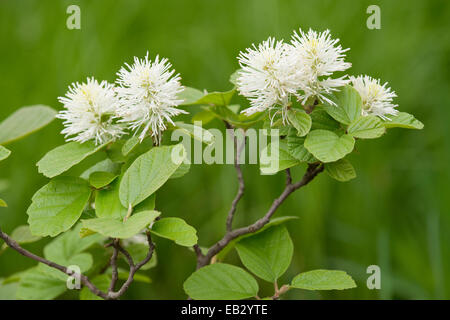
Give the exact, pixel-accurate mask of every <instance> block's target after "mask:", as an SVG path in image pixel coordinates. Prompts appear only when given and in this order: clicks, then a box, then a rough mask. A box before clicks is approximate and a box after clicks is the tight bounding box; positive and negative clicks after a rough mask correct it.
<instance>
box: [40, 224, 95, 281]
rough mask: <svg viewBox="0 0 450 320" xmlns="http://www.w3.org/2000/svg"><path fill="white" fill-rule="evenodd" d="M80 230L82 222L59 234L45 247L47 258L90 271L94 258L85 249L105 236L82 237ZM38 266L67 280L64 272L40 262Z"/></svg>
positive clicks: (53, 275)
mask: <svg viewBox="0 0 450 320" xmlns="http://www.w3.org/2000/svg"><path fill="white" fill-rule="evenodd" d="M80 230H81V224H77V225H76V226H75V228H73V229H72V230H70V231H68V232H65V233H64V234H62V235H60V236H58V237H57V238H56V239H54V240H53V241H52V242H50V243H49V244H48V245H46V246H45V247H44V256H45V258H46V259H48V260H50V261H53V262H56V263H58V264H60V265H63V266H65V267H69V266H77V267H78V268H80V271H81V272H83V273H84V272H87V271H89V270H90V269H91V267H92V265H93V258H92V255H91V254H90V253H86V252H83V251H85V250H87V249H89V248H90V247H92V246H93V245H94V244H96V243H101V242H102V241H103V237H102V236H100V235H98V234H97V235H93V236H90V237H86V238H82V239H80V236H79V234H80ZM38 268H39V270H41V271H42V272H44V273H46V274H47V275H49V276H51V277H53V278H56V279H60V280H61V281H66V280H67V276H66V275H65V274H64V273H62V272H60V271H59V270H56V269H53V268H51V267H49V266H47V265H44V264H39V266H38Z"/></svg>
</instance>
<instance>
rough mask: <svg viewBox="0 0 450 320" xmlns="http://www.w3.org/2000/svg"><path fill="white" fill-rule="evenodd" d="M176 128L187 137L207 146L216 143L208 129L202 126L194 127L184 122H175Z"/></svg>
mask: <svg viewBox="0 0 450 320" xmlns="http://www.w3.org/2000/svg"><path fill="white" fill-rule="evenodd" d="M175 128H177V129H179V130H182V131H183V132H184V133H186V134H187V135H189V136H191V137H192V138H194V139H196V140H198V141H200V142H202V143H205V144H213V143H214V135H213V134H212V133H211V132H209V131H208V130H206V129H203V128H202V127H200V126H196V125H192V124H189V123H183V122H175Z"/></svg>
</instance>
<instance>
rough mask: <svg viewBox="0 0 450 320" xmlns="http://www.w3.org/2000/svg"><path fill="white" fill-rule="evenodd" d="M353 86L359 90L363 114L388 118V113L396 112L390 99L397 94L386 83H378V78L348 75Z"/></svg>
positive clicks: (393, 113) (394, 105)
mask: <svg viewBox="0 0 450 320" xmlns="http://www.w3.org/2000/svg"><path fill="white" fill-rule="evenodd" d="M350 81H351V82H352V85H353V87H354V88H355V89H356V90H357V91H358V92H359V94H360V96H361V98H362V102H363V110H362V114H363V115H369V114H372V115H375V116H378V117H380V118H382V119H384V120H390V119H389V118H388V116H389V115H393V116H395V115H396V114H397V113H398V110H397V109H395V108H396V107H397V105H396V104H393V103H392V101H393V99H394V98H395V97H397V95H396V94H395V92H394V91H392V90H391V88H389V87H388V86H387V85H388V83H387V82H386V83H384V84H383V85H381V84H380V80H379V79H373V78H371V77H369V76H358V77H356V78H355V77H350Z"/></svg>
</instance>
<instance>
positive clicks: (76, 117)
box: [56, 78, 123, 144]
mask: <svg viewBox="0 0 450 320" xmlns="http://www.w3.org/2000/svg"><path fill="white" fill-rule="evenodd" d="M58 100H59V102H61V103H62V104H64V108H65V110H63V111H61V112H59V113H58V115H57V116H56V117H57V118H60V119H63V120H65V121H64V122H63V124H64V126H65V128H64V130H62V131H61V133H62V134H64V135H65V136H66V137H68V136H72V137H71V138H69V139H67V141H78V142H81V143H83V142H85V141H88V140H94V141H95V143H96V144H102V143H104V142H106V141H108V140H115V139H117V138H118V137H120V136H121V135H122V134H123V131H122V127H121V126H120V125H118V124H117V123H116V119H115V112H116V108H117V99H116V97H115V92H114V86H113V85H112V84H110V83H108V82H106V81H102V82H100V83H99V82H98V81H97V80H95V79H94V78H88V79H87V82H86V83H81V84H80V83H78V82H77V83H73V84H72V85H71V86H70V87H69V91H68V92H67V93H66V96H65V97H59V98H58Z"/></svg>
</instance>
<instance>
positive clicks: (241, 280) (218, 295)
mask: <svg viewBox="0 0 450 320" xmlns="http://www.w3.org/2000/svg"><path fill="white" fill-rule="evenodd" d="M183 288H184V291H185V292H186V293H187V295H188V296H189V297H191V298H192V299H195V300H237V299H246V298H251V297H254V296H256V295H257V294H258V290H259V288H258V283H257V282H256V280H255V279H254V278H253V277H252V276H251V275H250V274H249V273H248V272H247V271H245V270H243V269H241V268H239V267H235V266H232V265H229V264H224V263H215V264H212V265H209V266H206V267H203V268H201V269H198V270H197V271H195V272H194V273H193V274H191V276H190V277H189V278H187V280H186V281H185V282H184V285H183Z"/></svg>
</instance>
